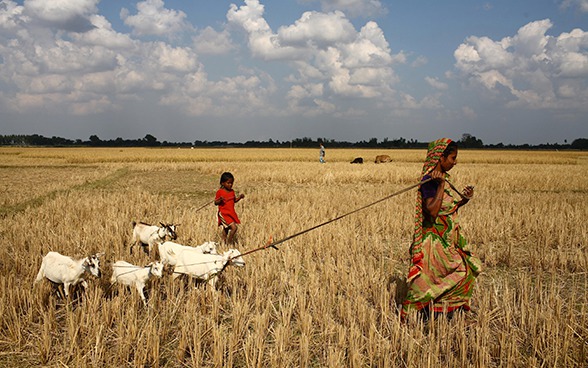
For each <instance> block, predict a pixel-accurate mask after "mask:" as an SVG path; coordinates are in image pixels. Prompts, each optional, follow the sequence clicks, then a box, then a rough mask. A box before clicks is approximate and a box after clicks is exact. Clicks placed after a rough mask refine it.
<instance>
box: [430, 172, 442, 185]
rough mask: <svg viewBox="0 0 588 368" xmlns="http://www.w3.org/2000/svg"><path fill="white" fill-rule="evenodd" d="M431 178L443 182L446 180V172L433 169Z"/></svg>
mask: <svg viewBox="0 0 588 368" xmlns="http://www.w3.org/2000/svg"><path fill="white" fill-rule="evenodd" d="M430 175H431V179H433V180H435V181H438V182H440V183H441V182H443V181H445V173H443V172H442V171H441V170H437V169H435V170H433V171H431V174H430Z"/></svg>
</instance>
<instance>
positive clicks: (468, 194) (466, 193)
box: [462, 185, 474, 200]
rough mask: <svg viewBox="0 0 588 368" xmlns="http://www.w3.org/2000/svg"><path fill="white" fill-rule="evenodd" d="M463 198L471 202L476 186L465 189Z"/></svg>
mask: <svg viewBox="0 0 588 368" xmlns="http://www.w3.org/2000/svg"><path fill="white" fill-rule="evenodd" d="M462 196H463V198H464V199H467V200H470V199H472V197H473V196H474V186H473V185H468V186H467V187H465V188H464V189H463V192H462Z"/></svg>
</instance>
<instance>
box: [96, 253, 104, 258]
mask: <svg viewBox="0 0 588 368" xmlns="http://www.w3.org/2000/svg"><path fill="white" fill-rule="evenodd" d="M104 254H105V253H104V252H100V253H96V257H98V258H101V257H104Z"/></svg>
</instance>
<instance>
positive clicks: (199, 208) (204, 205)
mask: <svg viewBox="0 0 588 368" xmlns="http://www.w3.org/2000/svg"><path fill="white" fill-rule="evenodd" d="M212 203H214V200H212V201H210V202H206V203H205V204H203V205H202V206H200V207H198V208H197V209H195V210H194V212H198V211H200V210H201V209H203V208H204V207H206V206H208V205H209V204H212Z"/></svg>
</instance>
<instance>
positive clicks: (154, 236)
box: [130, 221, 178, 253]
mask: <svg viewBox="0 0 588 368" xmlns="http://www.w3.org/2000/svg"><path fill="white" fill-rule="evenodd" d="M159 224H160V225H161V226H155V225H149V224H146V223H144V222H135V221H133V240H132V244H131V250H130V252H131V253H133V246H135V245H147V246H148V247H149V248H148V249H149V253H151V251H152V250H153V246H155V245H156V244H159V243H162V242H164V241H165V240H166V239H167V238H170V239H172V240H175V239H176V238H177V237H178V236H177V234H176V227H177V226H178V225H173V224H164V223H162V222H160V223H159Z"/></svg>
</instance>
